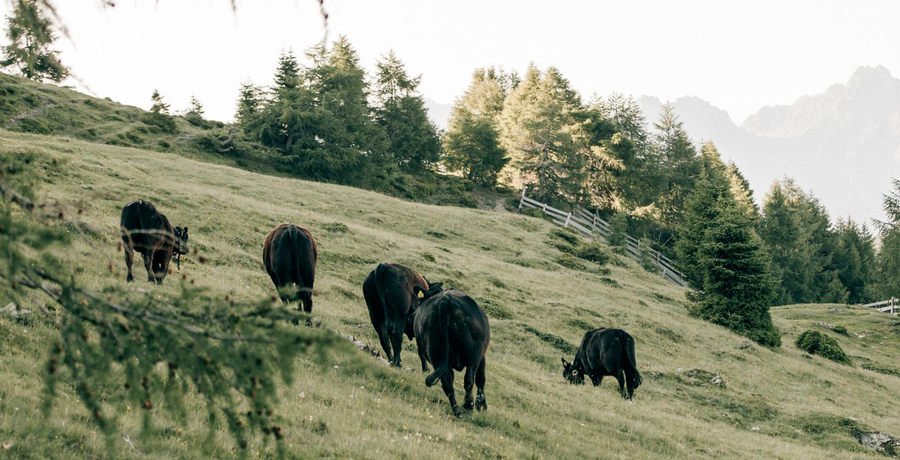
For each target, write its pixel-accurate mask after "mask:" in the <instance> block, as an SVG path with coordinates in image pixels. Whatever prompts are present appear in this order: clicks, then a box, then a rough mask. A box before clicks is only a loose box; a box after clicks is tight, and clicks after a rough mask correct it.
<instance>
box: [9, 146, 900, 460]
mask: <svg viewBox="0 0 900 460" xmlns="http://www.w3.org/2000/svg"><path fill="white" fill-rule="evenodd" d="M29 152H32V153H36V154H38V155H40V156H42V157H44V158H51V159H55V160H56V161H57V162H58V164H59V166H58V167H57V168H55V169H51V170H48V172H47V173H46V174H44V175H43V183H42V184H40V195H41V196H42V198H43V199H44V200H47V201H50V202H54V201H58V202H60V203H63V204H64V205H68V206H71V207H73V208H74V207H80V208H81V209H83V213H82V214H81V215H80V217H79V219H81V220H83V221H84V222H86V223H88V224H91V225H93V226H96V227H99V228H101V229H104V231H102V232H100V233H97V234H90V235H80V234H78V235H76V236H75V243H74V245H72V246H71V247H70V248H69V250H68V251H67V253H66V254H65V258H66V259H67V261H68V263H69V264H71V267H72V270H73V272H74V273H76V276H77V277H78V279H79V280H80V281H81V282H82V283H83V284H84V285H85V286H87V287H89V288H92V289H95V290H102V289H103V288H104V287H105V286H109V285H121V284H124V282H125V272H124V261H123V256H122V254H121V253H120V252H118V251H117V242H118V234H117V228H118V222H119V213H120V210H121V208H122V206H123V205H124V204H126V203H128V202H129V201H131V200H134V199H138V198H143V199H148V200H151V201H153V202H154V203H155V204H156V205H157V207H158V208H159V209H160V210H161V211H162V212H163V213H165V214H166V215H167V216H168V217H169V220H170V221H171V222H172V224H173V225H180V226H188V227H189V228H190V235H191V240H190V243H191V246H192V248H197V249H198V251H199V254H201V255H203V256H204V257H205V259H206V263H200V262H199V261H198V257H197V256H196V255H191V256H188V257H185V258H184V260H183V261H182V266H181V271H180V272H176V273H175V274H174V275H172V276H170V277H169V278H167V279H166V281H165V283H164V284H163V285H162V286H153V285H151V284H150V283H148V282H146V281H145V279H146V277H145V274H144V273H143V268H142V267H139V266H136V267H135V269H136V272H135V279H136V282H135V284H134V285H133V286H132V287H133V288H134V289H145V290H150V291H153V292H155V293H158V294H159V295H161V296H166V295H171V294H174V293H175V292H177V290H178V289H179V288H180V287H179V284H180V282H182V281H180V278H181V275H185V276H186V279H187V281H183V282H191V281H193V282H194V283H196V284H197V285H200V286H205V287H208V288H209V290H210V292H213V293H216V294H217V295H221V296H225V295H230V296H232V297H234V298H236V299H239V300H250V301H252V300H255V299H260V298H266V297H269V296H271V295H273V294H274V293H275V291H274V288H273V286H272V285H271V281H270V280H269V278H268V276H267V275H266V273H265V271H264V270H263V267H262V260H261V253H262V241H263V239H264V238H265V235H266V234H267V233H268V231H269V230H270V229H271V228H272V227H273V226H275V225H276V224H278V223H281V222H295V223H297V224H299V225H302V226H304V227H306V228H308V229H309V230H310V231H311V232H312V234H313V235H314V236H315V238H316V239H317V242H318V244H319V251H320V258H319V264H318V268H317V276H316V285H315V296H314V300H313V301H314V306H313V315H314V316H315V317H316V318H317V319H319V320H320V321H321V322H322V324H323V326H324V327H327V328H331V329H334V330H336V331H338V332H340V333H343V334H347V335H352V336H355V337H357V338H359V339H360V340H361V341H363V342H364V343H368V344H370V345H371V346H373V347H376V348H377V347H378V339H377V336H376V334H375V331H374V330H373V329H372V327H371V324H370V323H369V318H368V313H367V310H366V306H365V302H364V300H363V298H362V290H361V283H362V280H363V278H364V277H365V276H366V274H367V273H368V272H369V271H370V270H372V269H373V268H374V267H375V266H376V265H377V264H378V263H379V262H383V261H385V262H396V263H401V264H404V265H408V266H410V267H412V268H414V269H416V270H417V271H419V272H420V273H422V274H423V275H425V276H426V277H428V278H429V279H430V280H432V281H442V282H444V286H445V287H456V288H459V289H462V290H464V291H465V292H467V293H468V294H469V295H470V296H472V297H473V298H474V299H475V300H476V301H477V302H479V304H480V305H482V307H483V308H484V309H485V311H486V312H487V314H488V316H489V318H490V324H491V329H492V337H491V344H490V347H489V349H488V353H487V385H486V387H485V393H486V396H487V401H488V410H487V411H486V412H478V413H471V414H467V415H466V416H464V417H462V418H459V419H458V418H456V417H453V416H452V414H451V412H450V408H449V404H448V403H447V400H446V398H445V396H444V394H443V392H442V391H441V390H440V389H439V387H432V388H426V387H425V385H424V375H423V374H422V373H421V372H419V371H418V370H398V369H391V368H388V367H387V366H386V365H385V364H384V363H383V362H381V361H379V360H376V359H374V358H372V357H371V356H369V355H367V354H366V353H365V352H363V351H359V350H357V349H356V348H354V347H352V346H349V345H348V346H347V347H339V348H338V349H335V350H333V351H332V352H331V353H330V354H329V355H328V358H327V363H325V364H324V365H323V364H320V363H318V362H316V361H315V360H312V359H307V358H306V357H301V358H300V362H299V363H298V365H297V369H298V371H297V376H296V379H295V382H294V383H293V385H291V386H290V387H287V386H285V387H283V388H282V389H281V408H280V411H281V415H282V416H284V417H286V419H287V420H288V424H287V425H286V426H285V427H284V435H285V440H284V441H283V442H284V443H285V444H286V450H287V453H288V456H289V457H291V458H321V457H337V458H417V459H418V458H582V457H584V458H696V457H699V456H702V457H710V458H881V457H882V455H881V454H878V453H875V452H873V451H870V450H867V449H866V448H864V447H862V446H861V445H860V444H859V443H858V442H857V440H856V439H855V437H854V436H855V434H857V433H858V432H861V431H867V430H879V431H885V432H889V433H893V434H895V435H897V434H900V411H897V410H896V405H895V404H893V398H895V397H896V394H897V389H898V388H900V376H898V364H897V363H898V359H897V358H898V356H900V320H898V317H896V316H891V315H889V314H884V313H877V312H874V311H871V310H866V309H863V308H861V307H852V306H845V305H825V304H822V305H818V304H817V305H794V306H785V307H775V308H773V309H772V315H773V318H774V321H775V324H776V325H777V326H778V327H779V329H780V330H781V331H782V333H783V334H784V335H783V337H782V339H783V346H782V347H781V348H779V349H767V348H764V347H760V346H757V345H755V344H753V345H749V346H747V344H745V342H747V340H746V339H745V338H743V337H740V336H737V335H735V334H733V333H731V332H730V331H728V330H726V329H724V328H721V327H718V326H715V325H711V324H709V323H705V322H703V321H700V320H698V319H695V318H692V317H690V316H689V315H688V309H687V307H688V305H687V303H686V300H685V296H684V294H685V291H684V290H683V289H682V288H678V287H676V286H674V285H672V284H669V283H667V282H665V281H664V280H663V279H662V278H660V277H658V276H656V275H655V274H652V273H649V272H647V271H645V270H644V269H643V268H641V267H640V266H639V265H637V264H635V263H634V262H632V261H630V260H627V259H625V258H622V257H620V256H617V255H614V254H612V252H611V251H610V255H611V257H612V260H611V261H610V262H609V263H608V264H606V265H605V266H604V267H601V266H599V265H596V264H593V263H590V262H585V261H580V263H579V264H571V263H563V264H561V263H560V262H561V261H562V262H565V261H567V260H568V259H567V258H565V257H562V254H563V253H562V252H560V248H563V249H565V245H566V243H565V242H564V240H563V239H562V238H560V237H559V236H558V232H557V228H556V227H555V226H553V225H552V224H551V223H549V222H546V221H544V220H541V219H538V218H534V217H529V216H524V215H519V214H515V213H510V212H503V211H484V210H476V209H465V208H459V207H441V206H433V205H426V204H420V203H413V202H409V201H403V200H400V199H397V198H391V197H386V196H383V195H379V194H377V193H373V192H369V191H364V190H360V189H355V188H350V187H343V186H337V185H330V184H322V183H315V182H307V181H301V180H296V179H290V178H283V177H276V176H272V175H263V174H260V173H255V172H250V171H246V170H243V169H237V168H234V167H231V166H228V165H223V164H212V163H209V162H203V161H198V160H197V159H192V158H186V157H185V156H183V155H178V154H175V153H168V152H162V151H152V150H142V149H137V148H129V147H123V146H113V145H102V144H98V143H91V142H88V141H86V140H83V139H76V138H72V137H58V136H47V135H35V134H25V133H16V132H11V131H5V130H0V155H21V154H24V153H29ZM110 267H112V270H110ZM6 296H7V294H6V293H3V292H0V302H2V304H3V305H5V304H6V302H8V300H7V299H6ZM29 300H30V301H29V304H28V305H22V307H24V308H29V309H32V310H33V311H34V313H32V314H31V315H29V316H26V317H24V318H18V319H16V318H10V317H8V316H2V317H0V356H2V359H0V381H2V382H4V383H3V385H0V444H2V445H3V446H4V447H3V449H0V458H105V457H108V458H208V454H207V453H205V452H204V451H203V450H202V449H201V448H200V447H201V446H202V445H204V443H205V440H206V438H207V427H206V425H205V420H204V417H203V416H202V415H199V414H202V413H203V411H202V403H201V402H200V400H199V398H196V397H195V395H188V396H187V399H188V403H189V404H191V405H194V406H196V408H197V411H196V413H197V414H198V415H197V416H195V417H191V418H190V419H189V422H188V423H187V424H186V425H184V426H182V425H179V424H178V423H176V422H175V421H173V420H172V419H171V418H170V417H169V416H168V415H167V414H166V412H165V410H164V408H154V409H153V410H154V411H157V412H158V413H157V414H156V415H155V417H156V418H155V421H154V426H153V429H152V430H150V431H149V432H147V433H144V434H142V433H141V431H142V430H141V411H140V409H139V408H127V409H126V415H125V416H124V417H123V418H122V420H121V430H120V433H119V434H118V435H116V436H115V437H114V438H113V439H106V438H105V437H104V435H102V434H100V433H99V431H98V430H96V429H95V428H93V427H92V426H91V422H90V417H89V414H88V413H87V410H86V409H85V408H84V407H83V406H82V405H81V403H80V402H79V401H78V400H77V398H76V397H75V396H74V393H73V391H72V389H71V388H66V387H65V386H63V387H61V389H60V390H61V392H62V393H63V394H62V395H61V396H60V397H59V398H58V399H57V401H56V403H55V404H56V405H55V408H54V410H53V411H52V412H51V415H50V417H49V418H48V419H45V418H44V417H43V416H41V413H40V411H39V410H38V408H39V407H40V406H41V401H42V381H43V377H44V375H45V372H46V359H47V356H48V353H49V351H50V350H49V347H50V344H51V343H53V340H54V338H55V336H56V334H57V332H56V327H55V325H54V324H55V323H54V320H55V319H56V318H55V315H58V313H57V312H55V311H51V314H50V315H49V316H47V315H45V314H41V313H40V308H39V304H44V303H47V299H46V298H42V297H40V296H38V295H35V296H33V297H31V298H30V299H29ZM49 307H51V308H52V305H49ZM823 323H824V325H823ZM834 326H843V327H844V328H845V329H846V331H847V332H846V334H844V333H840V332H835V330H834ZM298 327H305V326H298ZM596 327H618V328H622V329H625V330H626V331H628V332H629V333H630V334H631V335H632V336H633V337H634V338H635V341H636V355H637V363H638V369H639V370H640V372H641V374H642V376H643V384H642V385H641V387H640V388H638V390H637V391H636V393H635V398H634V400H633V401H624V400H622V398H621V397H620V396H619V394H618V391H617V386H616V384H615V383H614V379H610V378H607V379H606V381H605V382H604V383H603V385H602V386H601V387H600V388H595V387H592V386H590V385H586V386H572V385H569V384H567V383H566V382H565V380H564V379H563V378H562V375H561V371H562V366H561V362H560V358H562V357H565V358H566V359H569V360H571V358H572V355H573V354H574V350H575V347H576V346H577V345H578V343H579V342H580V340H581V337H582V335H583V334H584V332H585V331H586V330H588V329H592V328H596ZM807 329H817V330H820V331H823V332H825V333H827V334H829V335H831V336H833V337H834V338H836V339H837V340H838V342H839V343H840V345H841V346H842V347H843V348H844V350H845V351H846V352H847V353H848V355H849V356H850V357H851V359H852V360H853V362H854V365H853V366H846V365H842V364H838V363H834V362H831V361H828V360H825V359H822V358H819V357H813V356H809V355H807V354H806V353H804V352H802V351H800V350H797V349H796V347H795V346H794V345H793V342H794V340H795V338H796V337H797V336H798V335H799V334H800V333H802V332H803V331H805V330H807ZM403 358H404V364H405V366H406V367H412V368H417V367H418V362H417V361H418V360H417V359H416V352H415V345H414V343H410V342H408V341H405V342H404V354H403ZM716 376H719V377H720V378H721V380H723V381H724V385H715V384H712V383H711V381H712V380H713V379H714V377H716ZM461 380H462V379H461V378H457V380H456V386H457V391H458V392H459V391H461V387H462V383H461ZM160 409H162V410H160ZM212 449H213V452H212V453H213V455H214V456H215V457H229V456H232V455H237V454H236V449H235V446H234V445H233V443H232V442H231V441H230V440H229V438H228V436H227V434H226V433H225V432H224V431H221V432H217V433H214V440H213V446H212ZM274 451H275V449H274V446H273V445H272V443H271V442H269V443H263V442H258V443H254V444H252V445H251V453H252V454H253V455H254V456H259V457H265V456H269V455H273V453H274Z"/></svg>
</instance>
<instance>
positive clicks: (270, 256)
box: [263, 224, 318, 288]
mask: <svg viewBox="0 0 900 460" xmlns="http://www.w3.org/2000/svg"><path fill="white" fill-rule="evenodd" d="M317 259H318V248H317V246H316V242H315V240H314V239H313V237H312V235H311V234H310V233H309V231H307V230H306V229H305V228H303V227H300V226H297V225H294V224H280V225H278V226H276V227H275V228H274V229H272V231H271V232H270V233H269V235H268V236H267V237H266V240H265V243H264V244H263V263H264V264H265V266H266V271H268V272H269V275H271V276H272V277H273V278H277V279H278V281H279V283H278V284H280V285H281V286H284V285H287V284H289V283H296V284H297V285H299V286H301V287H306V288H311V287H312V284H313V281H314V279H315V269H316V261H317Z"/></svg>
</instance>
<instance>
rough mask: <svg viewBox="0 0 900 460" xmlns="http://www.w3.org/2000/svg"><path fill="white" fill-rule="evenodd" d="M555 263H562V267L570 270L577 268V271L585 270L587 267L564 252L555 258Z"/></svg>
mask: <svg viewBox="0 0 900 460" xmlns="http://www.w3.org/2000/svg"><path fill="white" fill-rule="evenodd" d="M556 263H558V264H560V265H562V266H563V267H566V268H568V269H571V270H578V271H585V270H587V267H586V266H585V265H584V264H583V263H581V262H580V261H578V259H576V258H575V257H573V256H572V255H571V254H565V253H563V254H561V255H560V256H559V257H557V258H556Z"/></svg>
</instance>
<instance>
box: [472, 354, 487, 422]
mask: <svg viewBox="0 0 900 460" xmlns="http://www.w3.org/2000/svg"><path fill="white" fill-rule="evenodd" d="M484 361H485V359H484V356H482V357H481V363H480V364H479V365H478V370H477V371H475V386H476V387H478V396H476V397H475V409H477V410H487V399H486V398H485V397H484V381H485V378H484Z"/></svg>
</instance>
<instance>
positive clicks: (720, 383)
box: [709, 374, 725, 388]
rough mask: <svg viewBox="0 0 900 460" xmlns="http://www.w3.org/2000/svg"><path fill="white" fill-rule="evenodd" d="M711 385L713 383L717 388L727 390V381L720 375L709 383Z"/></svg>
mask: <svg viewBox="0 0 900 460" xmlns="http://www.w3.org/2000/svg"><path fill="white" fill-rule="evenodd" d="M709 383H711V384H713V385H715V386H717V387H722V388H725V379H723V378H722V376H721V375H719V374H716V376H715V377H713V378H712V379H711V380H710V381H709Z"/></svg>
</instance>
